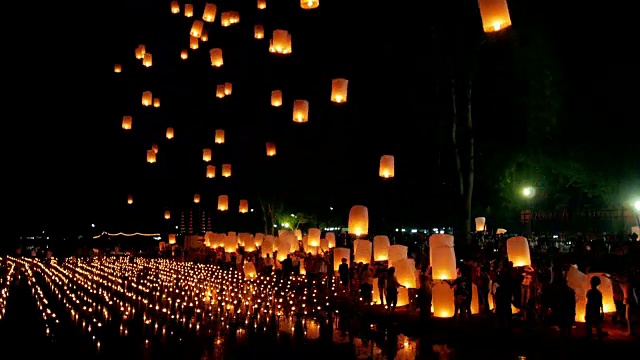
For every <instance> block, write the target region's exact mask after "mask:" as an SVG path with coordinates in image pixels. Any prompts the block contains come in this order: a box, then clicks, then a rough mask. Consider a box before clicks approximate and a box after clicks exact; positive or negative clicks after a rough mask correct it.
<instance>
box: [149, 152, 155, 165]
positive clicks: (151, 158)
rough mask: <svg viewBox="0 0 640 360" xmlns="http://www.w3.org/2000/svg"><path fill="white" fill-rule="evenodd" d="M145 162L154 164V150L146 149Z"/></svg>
mask: <svg viewBox="0 0 640 360" xmlns="http://www.w3.org/2000/svg"><path fill="white" fill-rule="evenodd" d="M147 162H148V163H149V164H154V163H155V162H156V152H155V151H153V149H149V150H147Z"/></svg>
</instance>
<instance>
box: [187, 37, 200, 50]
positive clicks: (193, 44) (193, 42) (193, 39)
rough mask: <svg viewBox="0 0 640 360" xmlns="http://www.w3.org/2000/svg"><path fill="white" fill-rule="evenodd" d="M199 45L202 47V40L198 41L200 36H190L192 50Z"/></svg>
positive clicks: (196, 48)
mask: <svg viewBox="0 0 640 360" xmlns="http://www.w3.org/2000/svg"><path fill="white" fill-rule="evenodd" d="M199 47H200V42H198V38H197V37H193V36H189V48H190V49H191V50H198V48H199Z"/></svg>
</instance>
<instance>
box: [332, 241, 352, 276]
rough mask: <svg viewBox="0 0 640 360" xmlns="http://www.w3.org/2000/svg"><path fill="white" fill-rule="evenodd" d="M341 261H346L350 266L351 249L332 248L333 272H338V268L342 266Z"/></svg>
mask: <svg viewBox="0 0 640 360" xmlns="http://www.w3.org/2000/svg"><path fill="white" fill-rule="evenodd" d="M342 259H347V264H351V249H349V248H339V247H337V248H333V271H336V272H337V271H338V267H339V266H340V264H342Z"/></svg>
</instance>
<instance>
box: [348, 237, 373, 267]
mask: <svg viewBox="0 0 640 360" xmlns="http://www.w3.org/2000/svg"><path fill="white" fill-rule="evenodd" d="M372 252H373V243H371V241H369V240H354V241H353V262H354V263H356V264H357V263H363V264H369V263H370V262H371V255H372Z"/></svg>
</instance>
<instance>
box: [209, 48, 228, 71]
mask: <svg viewBox="0 0 640 360" xmlns="http://www.w3.org/2000/svg"><path fill="white" fill-rule="evenodd" d="M209 56H210V57H211V66H213V67H220V66H222V65H223V64H224V61H223V60H222V49H220V48H214V49H211V50H209Z"/></svg>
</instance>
